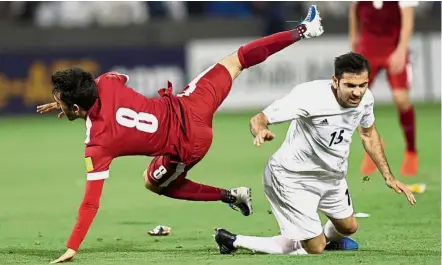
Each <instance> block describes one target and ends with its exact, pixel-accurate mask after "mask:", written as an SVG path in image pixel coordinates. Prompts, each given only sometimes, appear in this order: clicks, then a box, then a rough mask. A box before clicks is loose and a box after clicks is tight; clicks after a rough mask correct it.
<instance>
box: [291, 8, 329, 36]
mask: <svg viewBox="0 0 442 265" xmlns="http://www.w3.org/2000/svg"><path fill="white" fill-rule="evenodd" d="M296 29H297V30H298V32H299V34H300V35H301V36H302V38H303V39H310V38H314V37H318V36H321V35H322V33H324V28H323V27H322V22H321V16H320V15H319V10H318V8H317V7H316V5H311V6H310V7H309V9H308V14H307V17H306V18H305V19H304V21H302V22H301V24H299V25H298V26H297V27H296Z"/></svg>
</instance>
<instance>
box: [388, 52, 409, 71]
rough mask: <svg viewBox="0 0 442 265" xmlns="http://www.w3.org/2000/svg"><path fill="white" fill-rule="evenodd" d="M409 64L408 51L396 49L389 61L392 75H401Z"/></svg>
mask: <svg viewBox="0 0 442 265" xmlns="http://www.w3.org/2000/svg"><path fill="white" fill-rule="evenodd" d="M406 62H407V50H403V49H396V50H395V51H394V52H393V53H392V54H391V55H390V58H389V59H388V64H389V68H390V71H391V73H392V74H399V73H401V72H402V71H403V70H404V68H405V64H406Z"/></svg>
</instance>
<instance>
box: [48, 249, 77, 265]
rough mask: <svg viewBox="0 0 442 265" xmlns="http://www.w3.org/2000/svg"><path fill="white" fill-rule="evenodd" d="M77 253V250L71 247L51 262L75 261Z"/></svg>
mask: <svg viewBox="0 0 442 265" xmlns="http://www.w3.org/2000/svg"><path fill="white" fill-rule="evenodd" d="M75 254H77V251H75V250H73V249H70V248H69V249H68V250H66V252H65V253H64V254H63V255H61V257H59V258H58V259H56V260H54V261H52V262H51V263H50V264H55V263H62V262H70V261H73V260H74V257H75Z"/></svg>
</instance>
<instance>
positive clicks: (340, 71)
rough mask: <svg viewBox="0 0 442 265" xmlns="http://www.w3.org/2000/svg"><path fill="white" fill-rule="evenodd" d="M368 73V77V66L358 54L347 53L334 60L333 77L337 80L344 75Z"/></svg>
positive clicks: (365, 60)
mask: <svg viewBox="0 0 442 265" xmlns="http://www.w3.org/2000/svg"><path fill="white" fill-rule="evenodd" d="M364 71H368V76H370V64H369V63H368V61H367V59H365V57H364V56H362V55H360V54H359V53H355V52H349V53H346V54H343V55H341V56H338V57H336V58H335V76H336V78H337V79H338V80H339V79H341V78H342V76H343V75H344V74H345V73H348V74H360V73H362V72H364Z"/></svg>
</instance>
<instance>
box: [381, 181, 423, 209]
mask: <svg viewBox="0 0 442 265" xmlns="http://www.w3.org/2000/svg"><path fill="white" fill-rule="evenodd" d="M385 183H386V184H387V186H388V187H389V188H391V189H393V190H394V191H396V192H397V193H399V194H404V195H405V196H406V197H407V200H408V202H409V203H410V204H411V205H414V204H415V203H416V198H415V197H414V195H413V192H412V191H411V190H409V189H408V188H407V186H406V185H405V184H404V183H402V182H400V181H399V180H397V179H389V180H386V181H385Z"/></svg>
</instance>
